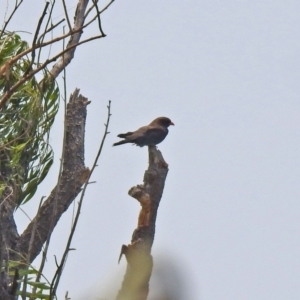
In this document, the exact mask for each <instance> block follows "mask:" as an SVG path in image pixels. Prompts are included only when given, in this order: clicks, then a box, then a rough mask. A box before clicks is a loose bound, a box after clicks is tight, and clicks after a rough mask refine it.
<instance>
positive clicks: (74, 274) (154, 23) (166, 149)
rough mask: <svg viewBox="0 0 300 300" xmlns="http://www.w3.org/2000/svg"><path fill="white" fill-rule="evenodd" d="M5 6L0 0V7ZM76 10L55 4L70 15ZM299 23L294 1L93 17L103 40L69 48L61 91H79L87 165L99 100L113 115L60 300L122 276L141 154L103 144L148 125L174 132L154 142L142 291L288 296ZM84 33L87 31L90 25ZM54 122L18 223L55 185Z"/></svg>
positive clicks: (165, 5)
mask: <svg viewBox="0 0 300 300" xmlns="http://www.w3.org/2000/svg"><path fill="white" fill-rule="evenodd" d="M7 3H8V1H4V0H0V4H1V7H6V6H7V5H8V4H7ZM75 3H76V1H68V7H69V9H70V10H69V11H70V13H72V12H74V8H75ZM11 5H12V4H9V8H12V6H11ZM43 5H44V2H43V1H40V3H37V1H34V0H26V1H25V2H24V4H22V6H21V8H20V10H19V11H18V13H17V15H16V18H14V19H13V22H11V25H10V26H9V27H8V29H9V30H16V31H17V30H23V31H28V32H31V33H32V32H34V28H35V26H36V23H37V20H38V18H39V17H40V14H41V12H42V10H43ZM56 14H57V15H56V16H55V15H54V18H55V17H56V18H57V20H59V18H61V17H62V15H61V13H60V12H59V11H58V12H57V13H56ZM299 14H300V2H299V1H297V0H285V1H282V0H281V1H280V0H259V1H258V0H251V1H250V0H249V1H247V0H226V1H221V0H219V1H217V0H198V1H195V0H194V1H192V0H189V1H178V0H176V1H174V0H173V1H170V0H165V1H155V0H153V1H137V0H127V1H115V2H114V3H113V5H112V6H111V7H110V8H109V9H108V10H107V11H106V12H105V13H103V15H102V18H101V21H102V27H103V30H104V32H105V34H106V35H107V36H106V37H105V38H103V39H100V40H96V41H93V42H91V43H88V44H85V45H83V46H82V47H80V48H79V49H77V51H76V54H75V58H74V60H73V61H72V63H71V65H70V66H69V67H68V70H67V93H68V94H70V93H72V92H73V91H74V89H75V88H76V87H78V88H80V91H81V93H82V94H83V95H84V96H85V97H87V98H88V99H89V100H91V101H92V102H91V104H90V105H89V106H88V115H87V124H86V153H85V155H86V165H87V166H89V167H90V166H91V165H92V163H93V160H94V158H95V155H96V153H97V151H98V147H99V144H100V141H101V138H102V134H103V131H104V126H103V124H104V123H105V121H106V115H107V109H106V105H107V104H108V100H111V101H112V117H111V123H110V128H109V131H110V134H109V136H108V137H107V140H106V143H105V147H104V149H103V153H102V155H101V157H100V160H99V164H98V165H99V166H98V168H97V169H96V170H95V172H94V174H93V176H92V180H93V181H96V183H94V184H91V185H90V186H89V189H88V191H87V193H86V197H85V200H84V204H83V208H82V213H81V216H80V221H79V225H78V228H77V231H76V234H75V237H74V240H73V243H72V247H73V248H76V251H72V252H71V253H70V255H69V258H68V262H67V265H66V268H65V272H64V274H63V277H62V280H61V284H60V288H59V290H58V296H59V299H63V298H64V295H65V292H66V291H68V292H69V296H70V297H71V299H72V300H81V299H102V300H103V299H107V300H108V299H113V298H112V297H113V296H112V295H113V293H114V292H116V287H117V289H118V288H119V287H120V284H121V281H122V276H123V274H124V272H125V269H126V262H125V259H123V260H122V261H121V263H120V265H118V264H117V260H118V256H119V252H120V248H121V245H122V244H128V243H130V239H131V235H132V232H133V230H134V229H135V227H136V224H137V217H138V213H139V209H140V208H139V204H138V203H137V201H136V200H134V199H133V198H131V197H129V196H128V194H127V192H128V190H129V189H130V188H131V187H132V186H134V185H136V184H140V183H142V179H143V174H144V171H145V169H146V168H147V163H148V153H147V148H146V147H144V148H139V147H131V146H130V145H123V146H120V147H112V146H111V145H112V143H114V142H116V141H117V140H118V138H117V137H116V136H117V134H119V133H121V132H127V131H132V130H135V129H137V128H139V127H141V126H143V125H146V124H148V123H150V122H151V121H152V120H153V119H154V118H156V117H158V116H167V117H169V118H170V119H171V120H172V121H173V122H174V123H175V126H174V127H172V128H170V131H169V135H168V136H167V138H166V139H165V141H163V143H161V144H160V145H159V146H158V148H159V150H161V152H162V154H163V156H164V158H165V160H166V161H167V163H168V164H169V173H168V177H167V180H166V184H165V189H164V193H163V197H162V200H161V203H160V207H159V211H158V217H157V223H156V235H155V241H154V245H153V248H152V255H153V257H154V264H155V267H154V268H155V272H154V274H155V276H154V277H153V281H152V283H151V284H152V286H159V285H161V286H160V288H161V289H163V288H164V286H165V287H166V288H169V287H170V286H176V287H177V289H178V290H179V292H180V293H181V294H180V295H181V296H180V297H179V299H187V300H241V299H243V300H287V299H288V300H299V299H300V284H299V279H300V256H299V253H300V234H299V232H300V201H299V199H300V191H299V186H300V131H299V127H300V121H299V115H300V101H299V93H300V85H299V82H300V71H299V70H300V56H299V53H300V34H299V28H300V18H299ZM29 15H30V17H28V16H29ZM0 18H1V20H3V18H4V12H3V11H2V12H1V14H0ZM85 34H86V36H88V35H91V34H97V26H96V24H95V26H93V27H92V28H91V29H88V30H86V31H85ZM23 36H24V38H26V39H28V40H29V41H31V40H32V34H31V35H30V34H24V35H23ZM61 107H63V105H61ZM62 118H63V112H62V109H61V110H60V113H59V115H58V116H57V120H56V122H55V124H54V126H53V130H52V133H51V144H52V146H53V148H54V151H55V164H54V166H53V168H52V169H51V171H50V174H49V178H47V180H46V181H45V182H44V183H43V184H42V185H41V187H40V188H39V190H38V192H37V194H36V196H35V198H34V199H33V200H32V201H31V203H29V204H27V205H24V206H23V207H22V208H23V209H24V210H25V211H26V213H27V214H28V215H29V216H31V217H33V216H34V215H35V212H36V210H37V205H38V203H39V199H40V198H41V197H42V196H44V195H45V196H47V195H49V192H50V191H51V189H52V188H53V186H54V185H55V183H56V181H57V175H58V169H59V159H60V155H61V145H62V133H63V123H62V122H63V119H62ZM75 202H76V201H75ZM75 207H76V203H75ZM72 213H73V208H72V207H70V209H69V211H68V212H67V213H66V214H65V215H64V216H63V217H62V219H61V221H60V222H59V224H58V225H57V227H56V229H55V231H54V234H53V237H52V245H51V248H50V251H49V255H48V261H47V269H46V270H45V272H46V275H47V276H48V277H49V278H51V276H52V275H53V272H54V271H55V262H54V255H56V256H57V257H60V256H61V254H62V251H63V249H64V246H65V243H66V238H67V236H68V233H69V231H70V226H71V221H72ZM16 218H17V223H18V229H19V231H20V232H22V230H23V229H24V228H25V227H26V224H27V223H28V220H27V219H26V217H25V215H24V214H23V213H22V212H21V211H18V213H17V214H16ZM36 266H38V261H36ZM157 289H158V288H157ZM87 295H88V296H87ZM151 297H152V298H151ZM151 297H150V300H154V299H155V295H154V292H153V294H152V295H151ZM155 300H156V299H155Z"/></svg>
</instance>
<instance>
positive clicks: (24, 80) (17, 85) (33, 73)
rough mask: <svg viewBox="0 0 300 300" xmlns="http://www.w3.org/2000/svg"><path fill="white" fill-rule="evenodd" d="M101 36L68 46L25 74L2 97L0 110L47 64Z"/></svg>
mask: <svg viewBox="0 0 300 300" xmlns="http://www.w3.org/2000/svg"><path fill="white" fill-rule="evenodd" d="M102 37H103V36H102V35H98V36H93V37H91V38H89V39H86V40H83V41H81V42H79V43H77V44H75V45H72V46H70V47H69V48H67V49H65V50H63V51H61V52H60V53H59V54H57V55H55V56H53V57H52V58H50V59H47V60H46V61H45V62H44V63H43V64H41V65H40V66H39V67H38V68H36V69H34V70H33V71H32V72H31V73H29V74H27V75H26V76H24V77H23V78H22V79H21V80H19V81H18V82H17V83H16V84H15V85H13V86H12V87H11V88H10V89H9V90H8V91H7V92H6V93H5V94H4V95H3V97H2V99H1V102H0V109H1V108H2V107H3V106H4V105H5V103H6V102H7V101H8V100H9V99H10V97H11V96H12V95H13V93H14V92H15V91H16V90H17V89H18V88H19V87H20V86H21V85H22V84H23V83H25V82H26V81H27V80H29V79H31V78H32V77H33V76H34V75H35V74H36V73H38V72H39V71H41V70H43V69H44V68H45V67H46V66H47V65H48V64H49V63H51V62H53V61H55V60H57V59H58V58H59V57H60V56H61V55H62V54H64V53H66V52H68V51H70V49H72V48H76V47H77V46H79V45H81V44H84V43H87V42H89V41H92V40H95V39H99V38H102Z"/></svg>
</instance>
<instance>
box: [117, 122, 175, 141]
mask: <svg viewBox="0 0 300 300" xmlns="http://www.w3.org/2000/svg"><path fill="white" fill-rule="evenodd" d="M170 125H174V123H173V122H172V121H171V120H170V119H169V118H167V117H159V118H156V119H155V120H153V121H152V122H151V123H150V124H149V125H147V126H143V127H141V128H139V129H138V130H136V131H133V132H127V133H120V134H119V135H118V137H119V138H123V139H124V140H122V141H120V142H117V143H114V144H113V146H119V145H123V144H127V143H132V144H136V145H137V146H140V147H143V146H152V145H157V144H159V143H161V142H162V141H163V140H164V139H165V137H166V136H167V134H168V132H169V130H168V127H169V126H170Z"/></svg>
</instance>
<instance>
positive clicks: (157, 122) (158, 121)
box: [149, 117, 174, 127]
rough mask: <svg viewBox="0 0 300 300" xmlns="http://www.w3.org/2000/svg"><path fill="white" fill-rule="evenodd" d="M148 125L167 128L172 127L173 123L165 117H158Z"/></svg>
mask: <svg viewBox="0 0 300 300" xmlns="http://www.w3.org/2000/svg"><path fill="white" fill-rule="evenodd" d="M149 125H159V126H163V127H169V126H170V125H174V123H173V122H172V121H171V120H170V119H169V118H167V117H159V118H156V119H155V120H153V121H152V122H151V123H150V124H149Z"/></svg>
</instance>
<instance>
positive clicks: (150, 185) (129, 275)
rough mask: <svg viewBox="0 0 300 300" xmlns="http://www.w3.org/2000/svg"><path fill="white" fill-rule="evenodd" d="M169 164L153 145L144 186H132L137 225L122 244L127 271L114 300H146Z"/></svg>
mask: <svg viewBox="0 0 300 300" xmlns="http://www.w3.org/2000/svg"><path fill="white" fill-rule="evenodd" d="M167 174H168V164H167V163H166V162H165V161H164V158H163V156H162V154H161V152H160V151H159V150H157V148H156V146H149V167H148V169H147V170H146V172H145V175H144V184H142V185H137V186H135V187H132V188H131V189H130V190H129V192H128V193H129V195H130V196H131V197H133V198H135V199H136V200H138V201H139V202H140V204H141V207H142V208H141V211H140V214H139V217H138V226H137V228H136V229H135V230H134V232H133V235H132V239H131V243H130V244H129V245H127V246H126V245H123V246H122V249H121V254H120V258H119V260H120V259H121V257H122V255H123V254H124V256H125V257H126V260H127V269H126V273H125V276H124V279H123V283H122V287H121V289H120V290H119V293H118V295H117V298H116V299H117V300H146V299H147V296H148V293H149V281H150V277H151V273H152V267H153V259H152V256H151V248H152V245H153V241H154V235H155V222H156V216H157V210H158V206H159V203H160V200H161V197H162V194H163V189H164V185H165V180H166V178H167Z"/></svg>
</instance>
